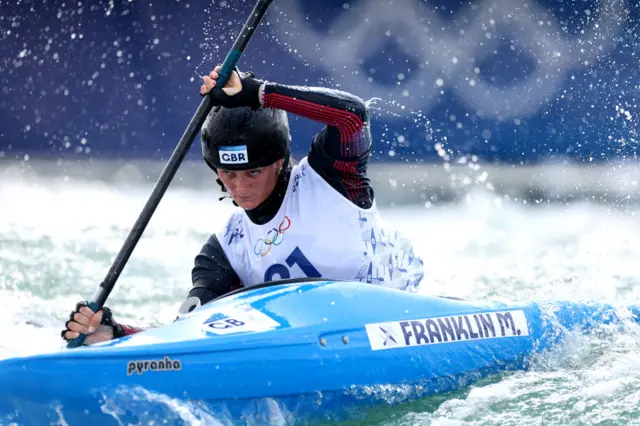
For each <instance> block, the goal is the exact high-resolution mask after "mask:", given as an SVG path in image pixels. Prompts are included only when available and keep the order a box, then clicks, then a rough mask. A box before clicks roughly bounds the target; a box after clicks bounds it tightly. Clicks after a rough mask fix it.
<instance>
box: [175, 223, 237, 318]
mask: <svg viewBox="0 0 640 426" xmlns="http://www.w3.org/2000/svg"><path fill="white" fill-rule="evenodd" d="M191 281H192V282H193V288H192V289H191V291H190V292H189V296H188V297H187V300H185V301H184V303H183V304H182V306H180V312H179V313H180V314H181V315H184V314H186V313H189V312H191V311H193V310H194V309H196V308H197V307H198V306H201V305H204V304H205V303H208V302H210V301H212V300H213V299H216V298H218V297H220V296H223V295H225V294H227V293H229V292H230V291H233V290H235V289H237V288H240V287H242V284H241V282H240V278H239V277H238V274H236V271H234V270H233V267H232V266H231V263H230V262H229V259H228V258H227V255H226V254H225V253H224V250H222V246H221V245H220V242H219V241H218V237H216V235H215V234H213V235H211V236H210V237H209V240H208V241H207V242H206V243H205V244H204V246H202V250H201V251H200V253H199V254H198V255H197V256H196V258H195V261H194V267H193V269H192V271H191Z"/></svg>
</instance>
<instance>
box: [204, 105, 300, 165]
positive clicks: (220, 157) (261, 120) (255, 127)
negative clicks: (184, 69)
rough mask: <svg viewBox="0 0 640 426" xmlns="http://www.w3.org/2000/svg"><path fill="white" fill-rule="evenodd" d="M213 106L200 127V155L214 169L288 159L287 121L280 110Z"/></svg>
mask: <svg viewBox="0 0 640 426" xmlns="http://www.w3.org/2000/svg"><path fill="white" fill-rule="evenodd" d="M216 110H217V108H214V109H213V110H212V111H211V113H209V116H208V117H207V119H206V120H205V122H204V125H203V126H202V155H203V157H204V161H205V162H206V163H207V164H208V165H209V167H211V168H212V169H213V170H214V171H216V172H217V169H218V168H221V169H225V170H250V169H256V168H259V167H265V166H268V165H269V164H273V163H275V162H276V161H278V160H280V159H285V162H286V160H287V159H288V158H289V145H290V143H291V134H290V133H289V120H288V119H287V113H286V112H285V111H283V110H281V109H275V108H260V109H251V108H249V107H240V108H223V107H220V109H219V110H217V111H216Z"/></svg>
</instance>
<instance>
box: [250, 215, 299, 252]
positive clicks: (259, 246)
mask: <svg viewBox="0 0 640 426" xmlns="http://www.w3.org/2000/svg"><path fill="white" fill-rule="evenodd" d="M289 227H291V219H289V216H285V217H284V219H283V220H282V222H280V225H278V228H272V229H271V230H269V232H267V235H265V237H264V238H260V239H259V240H258V241H256V244H255V245H254V246H253V252H254V253H255V254H256V256H263V257H264V256H266V255H268V254H269V252H270V251H271V247H273V246H279V245H280V244H281V243H282V241H283V240H284V232H285V231H286V230H287V229H289Z"/></svg>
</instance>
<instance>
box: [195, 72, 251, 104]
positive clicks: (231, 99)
mask: <svg viewBox="0 0 640 426" xmlns="http://www.w3.org/2000/svg"><path fill="white" fill-rule="evenodd" d="M232 72H237V73H238V76H239V77H240V83H242V90H240V91H239V92H238V93H236V94H235V95H233V96H229V95H227V94H226V93H225V92H224V91H223V90H222V87H219V86H218V85H217V84H216V86H215V87H214V88H213V89H212V90H211V91H210V92H209V93H208V94H209V96H211V99H212V100H213V104H214V105H216V106H217V105H220V106H223V107H225V108H238V107H251V108H252V109H258V108H260V107H261V106H262V105H261V104H260V98H259V92H260V85H261V84H262V80H257V79H255V78H253V73H252V72H241V71H240V70H239V69H238V67H236V68H235V69H234V71H232ZM216 83H217V82H216ZM205 96H206V95H205Z"/></svg>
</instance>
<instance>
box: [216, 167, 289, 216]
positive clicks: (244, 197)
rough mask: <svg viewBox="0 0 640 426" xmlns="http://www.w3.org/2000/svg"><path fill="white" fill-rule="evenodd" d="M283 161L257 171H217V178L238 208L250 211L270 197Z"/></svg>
mask: <svg viewBox="0 0 640 426" xmlns="http://www.w3.org/2000/svg"><path fill="white" fill-rule="evenodd" d="M282 163H283V160H278V161H276V162H275V163H273V164H270V165H268V166H266V167H261V168H259V169H252V170H224V169H220V168H219V169H218V176H219V177H220V180H221V181H222V184H223V185H224V187H225V188H227V191H229V195H231V198H233V201H235V202H236V203H237V204H238V205H239V206H240V207H242V208H243V209H245V210H251V209H255V208H256V207H258V206H259V205H260V204H262V203H263V202H264V200H266V199H267V197H269V195H271V192H273V188H275V186H276V182H277V181H278V174H279V173H280V169H282Z"/></svg>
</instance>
